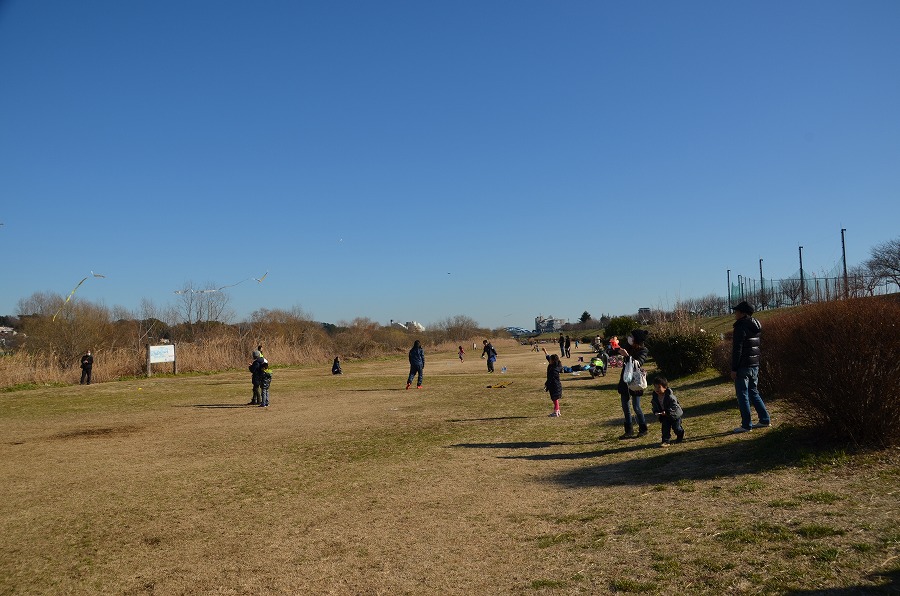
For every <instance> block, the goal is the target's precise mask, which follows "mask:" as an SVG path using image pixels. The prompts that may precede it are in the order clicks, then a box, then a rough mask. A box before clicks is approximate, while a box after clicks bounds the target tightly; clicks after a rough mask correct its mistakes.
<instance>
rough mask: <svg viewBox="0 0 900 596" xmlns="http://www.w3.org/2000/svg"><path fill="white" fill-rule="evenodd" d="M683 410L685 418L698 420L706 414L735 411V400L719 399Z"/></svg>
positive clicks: (684, 406) (731, 398)
mask: <svg viewBox="0 0 900 596" xmlns="http://www.w3.org/2000/svg"><path fill="white" fill-rule="evenodd" d="M681 405H682V407H683V408H684V417H685V418H699V417H701V416H706V415H707V414H717V413H719V412H724V411H726V410H737V400H736V399H735V398H733V397H729V398H726V399H721V400H719V401H710V402H706V403H705V404H697V405H695V406H686V405H684V404H681Z"/></svg>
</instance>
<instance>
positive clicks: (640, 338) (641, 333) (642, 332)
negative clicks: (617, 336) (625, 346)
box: [631, 329, 650, 344]
mask: <svg viewBox="0 0 900 596" xmlns="http://www.w3.org/2000/svg"><path fill="white" fill-rule="evenodd" d="M648 335H650V332H649V331H647V330H646V329H633V330H632V331H631V338H632V339H633V340H634V343H636V344H642V343H644V342H645V341H647V336H648Z"/></svg>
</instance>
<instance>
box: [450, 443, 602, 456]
mask: <svg viewBox="0 0 900 596" xmlns="http://www.w3.org/2000/svg"><path fill="white" fill-rule="evenodd" d="M595 443H597V441H514V442H511V443H457V444H455V445H450V447H451V448H464V449H546V448H547V447H561V446H570V445H593V444H595ZM515 459H518V458H515ZM524 459H531V458H530V457H526V458H524Z"/></svg>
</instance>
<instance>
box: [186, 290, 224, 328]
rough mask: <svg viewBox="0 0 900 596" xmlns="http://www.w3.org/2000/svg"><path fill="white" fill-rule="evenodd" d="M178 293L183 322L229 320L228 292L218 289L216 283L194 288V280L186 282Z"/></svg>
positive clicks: (222, 321)
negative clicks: (227, 314) (227, 311)
mask: <svg viewBox="0 0 900 596" xmlns="http://www.w3.org/2000/svg"><path fill="white" fill-rule="evenodd" d="M175 293H176V294H178V298H179V302H178V306H177V307H176V311H177V313H178V316H179V318H180V320H181V322H183V323H188V324H195V323H204V322H206V323H208V322H212V321H215V322H220V323H224V322H227V321H226V319H227V318H228V317H227V316H226V310H225V309H226V307H227V306H228V294H227V293H226V292H225V291H224V290H221V289H217V288H216V286H215V284H212V283H207V284H206V287H205V288H203V289H200V290H198V289H196V288H194V283H193V282H190V281H189V282H185V284H184V285H183V286H182V288H181V289H180V290H178V291H177V292H175Z"/></svg>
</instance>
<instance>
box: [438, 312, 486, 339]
mask: <svg viewBox="0 0 900 596" xmlns="http://www.w3.org/2000/svg"><path fill="white" fill-rule="evenodd" d="M433 327H435V328H436V329H441V330H443V331H444V332H445V333H446V334H447V338H448V339H468V338H470V337H472V336H474V335H478V332H479V327H478V323H477V322H476V321H475V319H473V318H472V317H467V316H465V315H456V316H453V317H447V318H446V319H444V320H443V321H438V322H437V323H435V324H434V325H433Z"/></svg>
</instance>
